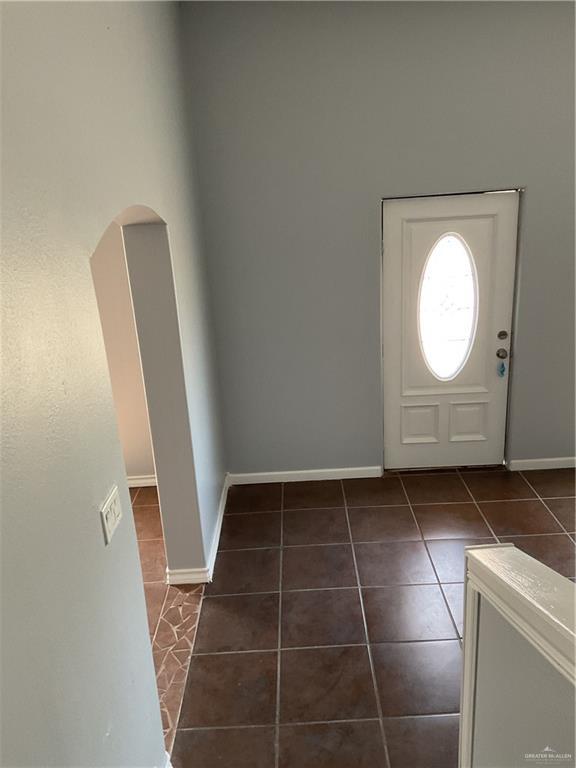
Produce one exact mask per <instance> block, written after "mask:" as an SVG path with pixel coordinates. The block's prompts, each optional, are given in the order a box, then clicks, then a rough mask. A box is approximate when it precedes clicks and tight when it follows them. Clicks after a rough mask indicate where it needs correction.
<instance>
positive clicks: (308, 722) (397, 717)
mask: <svg viewBox="0 0 576 768" xmlns="http://www.w3.org/2000/svg"><path fill="white" fill-rule="evenodd" d="M458 716H459V715H458V713H457V712H431V713H426V714H421V715H390V716H389V717H386V718H385V719H386V720H410V719H413V718H415V717H418V718H428V717H429V718H432V717H434V718H437V717H458ZM378 721H379V718H377V717H352V718H347V719H346V720H297V721H295V722H293V723H284V726H285V727H297V728H298V727H302V726H304V727H306V726H308V725H331V724H336V723H377V722H378ZM273 727H274V726H273V725H270V724H269V723H256V724H253V725H251V724H248V725H246V724H244V725H239V724H236V725H193V726H190V727H188V728H179V729H178V730H179V731H228V730H237V729H238V730H250V729H251V728H254V729H258V728H273Z"/></svg>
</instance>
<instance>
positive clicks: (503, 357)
mask: <svg viewBox="0 0 576 768" xmlns="http://www.w3.org/2000/svg"><path fill="white" fill-rule="evenodd" d="M496 357H499V358H500V360H506V358H507V357H508V350H507V349H504V347H500V349H498V350H496Z"/></svg>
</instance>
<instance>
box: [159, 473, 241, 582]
mask: <svg viewBox="0 0 576 768" xmlns="http://www.w3.org/2000/svg"><path fill="white" fill-rule="evenodd" d="M229 487H230V482H229V475H226V476H225V478H224V483H223V485H222V492H221V494H220V502H219V504H218V517H217V519H216V527H215V528H214V535H213V537H212V545H211V547H210V552H209V554H208V562H207V565H206V566H205V567H204V568H175V569H172V570H170V569H169V568H166V581H167V582H168V584H205V583H207V582H209V581H212V575H213V573H214V564H215V563H216V556H217V554H218V544H219V543H220V532H221V530H222V521H223V520H224V510H225V509H226V497H227V495H228V488H229Z"/></svg>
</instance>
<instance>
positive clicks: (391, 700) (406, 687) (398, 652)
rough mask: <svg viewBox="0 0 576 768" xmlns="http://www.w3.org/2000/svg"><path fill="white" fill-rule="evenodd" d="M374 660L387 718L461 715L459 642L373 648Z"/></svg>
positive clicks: (400, 644)
mask: <svg viewBox="0 0 576 768" xmlns="http://www.w3.org/2000/svg"><path fill="white" fill-rule="evenodd" d="M372 656H373V659H374V667H375V672H376V679H377V681H378V689H379V691H380V702H381V704H382V714H383V715H384V717H397V716H399V715H437V714H444V713H453V712H458V711H459V708H460V668H461V665H462V655H461V652H460V643H459V642H458V640H446V641H440V642H431V643H386V644H383V645H373V646H372Z"/></svg>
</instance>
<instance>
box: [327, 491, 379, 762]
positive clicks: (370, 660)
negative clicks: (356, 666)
mask: <svg viewBox="0 0 576 768" xmlns="http://www.w3.org/2000/svg"><path fill="white" fill-rule="evenodd" d="M340 489H341V491H342V496H343V498H344V512H345V514H346V524H347V526H348V536H349V537H350V549H351V550H352V561H353V563H354V572H355V574H356V585H357V588H358V598H359V600H360V610H361V611H362V622H363V624H364V634H365V636H366V652H367V654H368V663H369V665H370V673H371V675H372V686H373V689H374V697H375V699H376V711H377V713H378V725H379V726H380V738H381V739H382V747H383V749H384V757H385V759H386V765H387V767H388V768H391V766H392V763H391V762H390V754H389V752H388V743H387V741H386V731H385V730H384V715H383V714H382V702H381V701H380V693H379V690H378V682H377V680H376V669H375V667H374V659H373V657H372V648H371V647H370V635H369V633H368V621H367V619H366V611H365V609H364V597H363V594H362V584H361V583H360V572H359V571H358V562H357V560H356V550H355V549H354V540H353V538H352V526H351V525H350V516H349V514H348V501H347V499H346V491H345V490H344V481H343V480H340Z"/></svg>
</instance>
